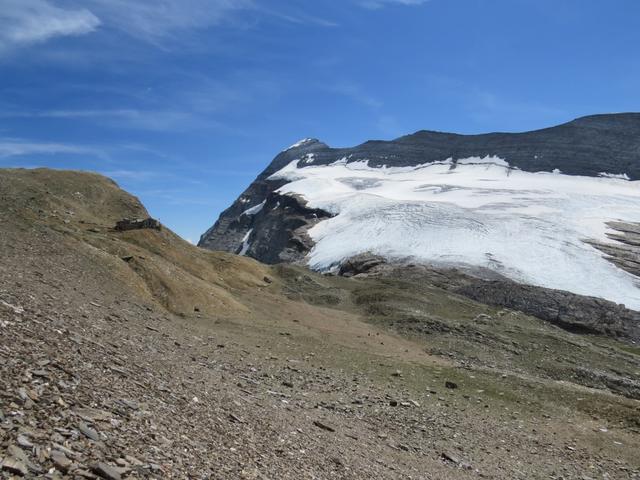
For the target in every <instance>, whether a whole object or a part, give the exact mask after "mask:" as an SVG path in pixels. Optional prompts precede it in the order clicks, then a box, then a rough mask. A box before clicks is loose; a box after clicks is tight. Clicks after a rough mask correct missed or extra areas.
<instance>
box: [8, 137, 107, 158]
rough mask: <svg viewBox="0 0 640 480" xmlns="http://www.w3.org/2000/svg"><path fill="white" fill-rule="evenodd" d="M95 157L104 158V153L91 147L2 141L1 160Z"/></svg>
mask: <svg viewBox="0 0 640 480" xmlns="http://www.w3.org/2000/svg"><path fill="white" fill-rule="evenodd" d="M61 153H62V154H64V153H67V154H75V155H94V156H99V157H103V156H104V155H105V154H104V152H102V151H100V150H97V149H95V148H91V147H85V146H79V145H69V144H64V143H47V142H33V141H27V140H19V139H0V158H7V157H18V156H24V155H52V154H61Z"/></svg>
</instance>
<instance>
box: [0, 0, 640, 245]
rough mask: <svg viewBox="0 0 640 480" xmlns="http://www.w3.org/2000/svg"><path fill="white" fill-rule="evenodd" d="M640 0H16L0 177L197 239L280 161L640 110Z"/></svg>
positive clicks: (1, 7) (2, 51)
mask: <svg viewBox="0 0 640 480" xmlns="http://www.w3.org/2000/svg"><path fill="white" fill-rule="evenodd" d="M639 19H640V2H638V1H637V0H616V1H604V0H315V1H310V0H286V1H285V0H264V1H263V0H135V1H134V0H0V167H19V166H24V167H34V166H48V167H54V168H71V169H83V170H94V171H99V172H101V173H104V174H106V175H109V176H111V177H112V178H114V179H115V180H116V181H117V182H118V183H119V184H120V185H121V186H122V187H124V188H126V189H127V190H129V191H131V192H132V193H134V194H136V195H138V196H139V197H140V198H141V200H142V201H143V202H144V203H145V205H146V206H147V207H148V209H149V210H150V212H151V213H152V214H153V215H154V216H157V217H159V218H160V219H161V221H162V222H163V223H165V224H166V225H168V226H169V227H171V228H172V229H174V230H175V231H176V232H178V233H179V234H181V235H182V236H184V237H185V238H188V239H191V240H193V241H197V239H198V237H199V235H200V234H201V233H202V232H203V231H204V230H205V229H206V228H208V227H209V226H210V225H211V224H213V222H214V221H215V219H216V218H217V216H218V214H219V213H220V211H221V210H223V209H224V208H226V207H227V206H228V205H229V204H230V203H231V202H232V201H233V200H234V199H235V198H236V196H237V195H238V194H239V193H240V192H241V191H242V190H243V189H244V188H245V187H246V186H247V185H248V184H249V183H250V182H251V180H252V179H253V178H254V177H255V176H256V175H257V174H258V173H259V172H260V171H261V170H262V169H263V168H264V167H265V166H266V165H267V164H268V163H269V162H270V161H271V159H272V158H273V157H274V156H275V155H276V154H277V153H278V151H280V150H282V149H283V148H286V147H287V146H289V145H290V144H292V143H294V142H296V141H297V140H299V139H300V138H304V137H316V138H320V139H321V140H323V141H325V142H326V143H328V144H330V145H333V146H350V145H355V144H358V143H361V142H363V141H365V140H367V139H371V138H376V139H391V138H394V137H397V136H400V135H402V134H406V133H410V132H413V131H416V130H420V129H433V130H445V131H455V132H461V133H481V132H486V131H496V130H499V131H519V130H527V129H534V128H541V127H545V126H550V125H553V124H557V123H561V122H564V121H567V120H570V119H572V118H575V117H578V116H581V115H586V114H591V113H601V112H618V111H639V110H640V53H639V52H640V50H639V46H640V24H639Z"/></svg>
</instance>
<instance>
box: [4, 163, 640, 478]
mask: <svg viewBox="0 0 640 480" xmlns="http://www.w3.org/2000/svg"><path fill="white" fill-rule="evenodd" d="M125 218H128V219H142V220H141V222H136V223H135V226H139V227H140V226H142V227H147V228H133V229H116V228H114V226H115V225H116V224H117V222H119V221H121V220H122V219H125ZM0 224H1V225H2V230H1V234H0V259H1V262H0V478H2V479H7V480H8V479H17V478H26V479H31V478H45V479H50V480H53V479H74V480H81V479H91V480H100V479H103V480H104V479H106V480H127V479H131V480H133V479H164V478H166V479H172V478H175V479H187V478H192V479H209V478H210V479H234V480H236V479H272V478H278V479H296V480H297V479H322V480H324V479H330V478H341V479H354V480H356V479H358V480H361V479H406V480H432V479H433V480H435V479H438V480H440V479H443V480H449V479H456V480H457V479H469V480H471V479H479V478H495V479H505V480H506V479H509V480H511V479H523V480H524V479H538V478H540V479H543V478H544V479H554V480H560V479H561V478H562V479H574V478H575V479H586V478H592V479H625V480H638V479H639V478H640V459H639V458H638V455H637V452H638V449H640V350H639V349H638V346H637V344H634V343H633V340H632V339H631V335H632V333H633V332H632V330H624V329H622V328H620V327H621V326H624V323H623V324H618V323H616V322H620V321H621V320H620V318H622V317H624V316H625V315H627V314H628V313H627V312H626V311H624V310H616V311H615V318H612V319H611V321H610V322H609V323H608V324H607V325H606V328H587V327H589V325H590V324H589V323H588V322H589V317H588V316H587V317H584V318H581V317H579V316H578V315H576V312H575V311H573V310H572V308H571V307H573V306H575V305H580V303H579V301H578V300H576V299H574V298H568V297H558V298H557V304H556V305H555V308H556V310H555V311H554V310H545V311H537V310H532V309H531V308H530V305H528V304H527V302H526V298H527V297H526V296H525V297H524V298H525V300H523V297H522V296H519V295H518V294H517V293H518V292H515V293H516V294H514V296H512V297H510V298H508V299H507V300H509V302H510V303H509V306H507V307H503V306H500V305H498V304H497V303H498V302H496V303H492V302H490V303H485V299H486V298H489V297H490V295H488V294H487V293H486V292H485V291H483V290H482V289H481V287H482V286H483V285H478V284H477V283H476V282H477V281H476V279H475V278H474V277H469V276H468V275H467V274H466V273H464V272H461V271H456V270H450V271H446V272H445V271H438V270H432V269H429V268H427V267H425V266H423V265H409V264H408V265H405V266H404V267H403V270H398V269H396V268H389V269H388V268H387V266H388V265H387V264H386V263H385V262H384V261H383V260H381V259H379V258H376V257H365V256H363V257H360V258H354V259H353V260H352V261H351V262H350V263H348V264H345V265H344V269H343V272H342V273H343V275H342V276H338V275H321V274H319V273H315V272H313V271H310V270H308V269H306V268H303V267H300V266H295V265H288V264H280V265H277V266H269V265H264V264H260V263H259V262H257V261H255V260H253V259H251V258H246V257H242V256H238V255H233V254H229V253H224V252H210V251H207V250H204V249H200V248H197V247H195V246H193V245H190V244H189V243H187V242H186V241H184V240H182V239H180V238H179V237H178V236H176V235H175V234H173V232H171V230H170V229H168V228H166V227H164V226H162V228H156V227H159V225H157V224H156V223H154V222H152V221H151V220H150V219H148V213H147V211H146V210H145V208H144V206H143V205H142V204H141V203H140V201H139V200H138V199H137V198H135V197H133V196H131V195H129V194H127V193H126V192H124V191H122V190H120V189H119V188H118V186H117V185H116V184H115V183H114V182H112V181H110V180H109V179H106V178H104V177H101V176H99V175H94V174H89V173H80V172H62V171H51V170H46V169H36V170H0ZM130 224H131V222H127V223H126V225H127V226H130ZM493 281H499V279H498V278H497V277H494V279H493ZM498 290H499V291H500V289H498ZM476 294H477V298H479V299H480V300H474V299H472V297H473V296H474V295H476ZM496 298H497V297H496ZM596 303H597V302H589V303H588V305H587V306H588V307H589V308H596V307H597V305H596ZM563 307H569V308H563ZM583 310H584V308H583ZM585 311H587V310H585ZM556 314H557V315H556ZM536 315H540V317H538V316H536ZM618 317H620V318H618ZM581 322H582V323H581ZM627 326H628V325H627ZM616 331H617V334H616V333H615V332H616Z"/></svg>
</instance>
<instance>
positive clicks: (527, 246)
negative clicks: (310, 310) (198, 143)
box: [270, 157, 640, 310]
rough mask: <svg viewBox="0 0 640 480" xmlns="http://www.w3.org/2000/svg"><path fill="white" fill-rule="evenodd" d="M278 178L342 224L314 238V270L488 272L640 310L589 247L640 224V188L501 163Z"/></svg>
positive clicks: (629, 279)
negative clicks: (393, 262)
mask: <svg viewBox="0 0 640 480" xmlns="http://www.w3.org/2000/svg"><path fill="white" fill-rule="evenodd" d="M298 163H299V161H298V160H296V161H294V162H291V163H290V164H289V165H287V166H286V167H284V168H283V169H282V170H280V171H278V172H276V173H275V174H273V175H272V176H271V177H270V178H272V179H285V180H289V183H287V184H285V185H284V186H283V187H281V188H280V189H279V190H278V191H279V192H280V193H285V194H286V193H297V194H300V195H302V196H304V197H305V198H306V199H307V200H308V202H309V206H310V207H313V208H321V209H323V210H326V211H329V212H331V213H332V214H334V215H335V216H334V217H333V218H330V219H327V220H323V221H321V222H320V223H318V224H317V225H316V226H314V227H313V228H312V229H311V230H310V231H309V234H310V235H311V237H312V239H313V240H314V241H315V247H314V248H313V250H312V251H311V252H310V253H309V255H308V262H309V266H310V267H311V268H313V269H316V270H329V269H331V268H333V267H335V266H336V265H337V264H339V262H341V261H342V260H344V259H345V258H348V257H351V256H353V255H356V254H358V253H363V252H366V251H370V252H373V253H375V254H378V255H382V256H384V257H386V258H389V259H412V260H413V261H417V262H422V263H429V264H436V265H456V266H473V267H483V268H488V269H491V270H493V271H496V272H498V273H500V274H502V275H504V276H506V277H509V278H511V279H513V280H516V281H520V282H524V283H528V284H532V285H538V286H543V287H548V288H554V289H560V290H568V291H571V292H574V293H577V294H582V295H591V296H596V297H602V298H606V299H608V300H612V301H614V302H617V303H622V304H625V305H626V306H627V307H629V308H632V309H636V310H640V282H639V281H638V279H637V278H636V277H634V276H632V275H631V274H629V273H627V272H625V271H623V270H621V269H619V268H617V267H616V266H615V265H613V264H612V263H610V262H609V261H607V260H605V259H604V258H603V255H602V253H601V252H600V251H598V250H596V249H595V248H594V247H592V246H590V245H588V244H587V243H585V242H584V241H583V240H588V239H591V240H599V241H604V242H611V240H609V239H608V238H607V236H606V232H607V231H608V227H607V225H606V222H608V221H611V220H622V221H631V222H640V182H638V181H634V182H632V181H628V180H626V179H624V177H623V176H622V175H611V176H603V177H600V178H594V177H578V176H569V175H563V174H562V173H559V172H558V171H555V172H540V173H529V172H524V171H521V170H518V169H513V168H511V167H509V164H508V163H507V162H505V161H504V160H502V159H500V158H496V157H486V158H468V159H465V160H458V161H457V162H456V163H454V162H453V161H451V160H446V161H443V162H438V163H430V164H425V165H419V166H416V167H402V168H386V167H381V168H373V167H369V166H368V164H367V162H354V163H347V161H346V159H343V160H341V161H339V162H336V163H334V164H331V165H325V166H313V165H311V166H306V165H307V164H306V163H304V164H303V165H305V166H304V168H298Z"/></svg>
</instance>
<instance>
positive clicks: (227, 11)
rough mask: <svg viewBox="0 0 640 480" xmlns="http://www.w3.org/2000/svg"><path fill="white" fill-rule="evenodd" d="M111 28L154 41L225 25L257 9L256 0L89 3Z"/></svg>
mask: <svg viewBox="0 0 640 480" xmlns="http://www.w3.org/2000/svg"><path fill="white" fill-rule="evenodd" d="M82 3H83V4H84V5H87V6H88V8H89V9H90V10H91V11H92V12H94V13H95V14H96V15H97V16H98V17H99V18H100V19H101V20H103V22H104V23H105V25H106V26H107V27H110V28H114V29H118V30H121V31H123V32H125V33H127V34H128V35H131V36H133V37H137V38H139V39H143V40H146V41H151V42H159V41H161V40H163V39H165V38H167V37H170V36H172V35H173V34H175V33H178V32H180V31H183V30H190V29H200V28H207V27H211V26H215V25H219V24H221V23H222V22H223V21H225V20H227V19H228V18H229V16H230V15H232V14H234V13H236V12H238V11H241V10H246V9H252V8H253V7H254V2H253V0H136V1H135V2H132V1H131V0H85V1H84V2H82Z"/></svg>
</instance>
